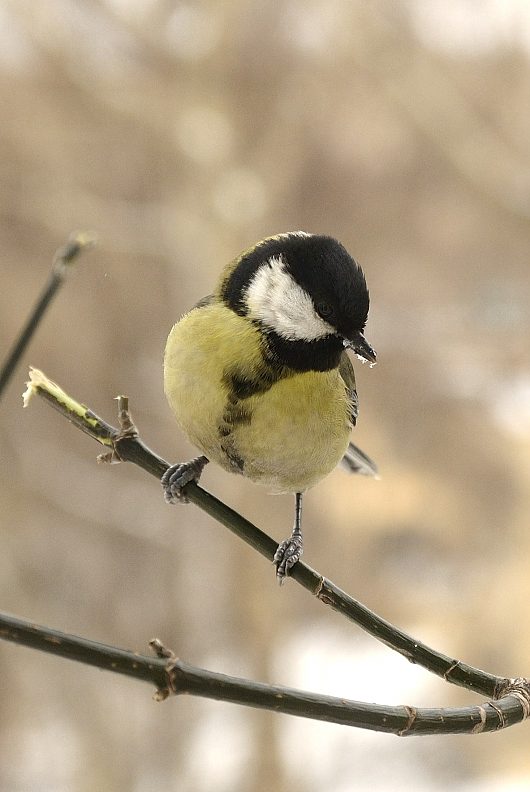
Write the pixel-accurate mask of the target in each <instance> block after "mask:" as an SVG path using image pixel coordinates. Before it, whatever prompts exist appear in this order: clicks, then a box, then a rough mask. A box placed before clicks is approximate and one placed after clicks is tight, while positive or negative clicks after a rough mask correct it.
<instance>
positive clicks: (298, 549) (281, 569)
mask: <svg viewBox="0 0 530 792" xmlns="http://www.w3.org/2000/svg"><path fill="white" fill-rule="evenodd" d="M303 552H304V544H303V541H302V535H301V534H292V535H291V536H290V537H289V538H288V539H285V540H284V541H283V542H281V543H280V544H279V545H278V549H277V550H276V552H275V553H274V559H273V563H274V564H276V579H277V580H278V583H279V584H280V586H281V585H282V583H283V582H284V581H285V578H286V577H287V576H288V575H289V574H290V572H291V567H293V566H294V565H295V564H296V562H297V561H299V560H300V556H301V555H302V553H303Z"/></svg>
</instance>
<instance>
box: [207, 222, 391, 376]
mask: <svg viewBox="0 0 530 792" xmlns="http://www.w3.org/2000/svg"><path fill="white" fill-rule="evenodd" d="M221 298H222V299H223V300H224V302H225V303H226V304H227V305H228V306H229V307H230V308H231V309H232V310H233V311H235V312H236V313H238V314H240V315H241V316H246V317H247V318H248V319H250V320H251V321H252V322H254V323H255V324H256V325H257V326H258V327H259V328H260V330H261V331H262V332H263V333H264V335H265V336H266V337H267V340H268V343H269V346H270V348H271V350H272V352H273V353H274V354H276V355H277V356H278V357H279V358H280V359H281V360H282V362H284V363H286V364H287V365H289V366H292V367H293V368H295V369H300V370H307V369H316V370H326V369H329V368H333V367H335V366H337V365H338V361H339V359H340V355H341V353H342V351H343V349H344V347H346V348H350V349H352V350H353V351H354V352H355V353H356V354H357V355H358V357H360V358H361V359H363V360H367V361H368V362H370V363H371V364H374V363H375V361H376V356H375V352H374V350H373V349H372V348H371V346H370V345H369V344H368V343H367V341H366V340H365V338H364V336H363V330H364V326H365V324H366V319H367V317H368V307H369V296H368V289H367V287H366V281H365V278H364V274H363V271H362V269H361V267H360V266H359V265H358V264H357V262H356V261H355V260H354V259H353V258H352V257H351V256H350V255H349V253H348V252H347V251H346V250H345V248H344V247H343V246H342V245H341V244H340V242H337V240H336V239H333V238H332V237H329V236H320V235H312V234H306V233H304V232H302V231H296V232H289V233H286V234H279V235H277V236H274V237H268V238H267V239H264V240H263V241H261V242H258V243H257V244H256V245H255V246H254V247H253V248H251V249H250V250H247V251H245V252H244V253H243V254H242V255H241V256H240V257H239V258H238V259H237V260H236V262H235V265H234V266H232V267H231V268H230V269H229V271H228V272H227V274H226V276H225V277H224V278H223V280H222V283H221Z"/></svg>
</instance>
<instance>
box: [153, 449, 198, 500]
mask: <svg viewBox="0 0 530 792" xmlns="http://www.w3.org/2000/svg"><path fill="white" fill-rule="evenodd" d="M207 463H208V460H207V458H206V457H205V456H200V457H196V458H195V459H190V461H189V462H177V464H176V465H171V466H170V467H168V469H167V470H166V472H165V473H164V475H163V476H162V478H161V479H160V482H161V484H162V488H163V490H164V500H165V501H166V503H189V498H188V496H187V495H186V492H185V487H186V484H189V483H190V481H195V483H197V482H198V481H199V479H200V477H201V473H202V471H203V469H204V466H205V465H206V464H207Z"/></svg>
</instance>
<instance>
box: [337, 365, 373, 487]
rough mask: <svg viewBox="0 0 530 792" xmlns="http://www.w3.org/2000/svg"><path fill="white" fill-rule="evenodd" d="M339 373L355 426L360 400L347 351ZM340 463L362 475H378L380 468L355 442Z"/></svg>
mask: <svg viewBox="0 0 530 792" xmlns="http://www.w3.org/2000/svg"><path fill="white" fill-rule="evenodd" d="M339 373H340V375H341V377H342V379H343V380H344V383H345V385H346V392H347V395H348V400H349V407H350V418H351V422H352V425H353V426H355V423H356V421H357V414H358V411H359V400H358V398H357V389H356V387H355V373H354V371H353V366H352V363H351V360H350V358H349V357H348V355H347V354H346V352H343V353H342V355H341V359H340V363H339ZM340 465H341V467H343V468H345V469H346V470H347V471H349V472H350V473H358V474H360V475H361V476H375V477H376V478H377V477H378V470H377V465H376V464H375V462H374V461H373V460H372V459H370V457H369V456H368V455H367V454H365V453H364V451H361V449H360V448H357V446H356V445H354V444H353V443H350V444H349V445H348V448H347V450H346V453H345V454H344V456H343V458H342V460H341V462H340Z"/></svg>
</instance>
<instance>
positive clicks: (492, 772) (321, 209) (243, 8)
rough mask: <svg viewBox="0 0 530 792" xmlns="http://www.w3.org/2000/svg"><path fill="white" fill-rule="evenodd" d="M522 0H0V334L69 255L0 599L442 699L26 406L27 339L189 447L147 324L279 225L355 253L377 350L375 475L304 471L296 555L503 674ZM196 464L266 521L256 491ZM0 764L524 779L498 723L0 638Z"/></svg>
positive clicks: (508, 619)
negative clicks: (145, 670)
mask: <svg viewBox="0 0 530 792" xmlns="http://www.w3.org/2000/svg"><path fill="white" fill-rule="evenodd" d="M529 58H530V5H528V4H527V3H526V2H518V1H517V0H497V1H495V0H483V2H480V3H478V2H472V1H471V0H448V1H447V2H440V0H402V1H401V2H394V1H393V0H375V1H374V2H370V3H365V2H360V1H357V0H355V1H353V2H347V1H346V0H284V1H282V2H260V1H259V0H251V2H242V1H240V0H231V2H225V3H219V2H216V1H215V0H204V2H191V1H190V2H182V3H180V2H172V1H171V0H77V2H75V1H74V0H47V2H46V3H38V2H31V0H3V2H0V97H1V106H2V122H1V124H0V147H1V148H0V177H1V190H0V213H1V214H0V240H1V245H0V274H1V281H0V282H1V291H0V342H1V349H2V351H1V356H2V357H3V356H4V355H5V353H6V351H7V349H8V348H9V346H10V345H11V344H12V342H13V340H14V338H15V336H16V334H17V331H18V330H19V328H20V326H21V324H22V323H23V321H24V319H25V317H26V316H27V313H28V311H29V309H30V307H31V306H32V304H33V303H34V301H35V299H36V297H37V295H38V293H39V291H40V289H41V287H42V284H43V282H44V280H45V278H46V277H47V273H48V270H49V266H50V261H51V257H52V255H53V252H54V250H55V249H56V248H57V247H58V246H59V245H61V244H62V243H63V242H64V240H65V239H66V237H67V235H68V234H69V232H70V231H71V230H73V229H78V228H83V229H90V230H93V231H96V232H97V233H98V235H99V238H100V244H99V247H98V248H97V249H96V250H95V251H93V252H91V253H90V254H87V255H86V256H85V257H84V258H83V259H82V260H81V261H80V262H79V265H78V266H77V267H76V270H75V271H74V272H72V273H71V277H70V278H69V280H68V282H67V283H66V285H65V286H64V288H63V290H62V291H61V293H60V295H59V296H58V298H57V300H56V301H55V303H54V304H53V307H52V309H51V310H50V312H49V314H48V315H47V316H46V319H45V321H44V323H43V326H42V328H41V329H40V331H39V334H38V336H37V337H36V338H35V339H34V341H33V342H32V344H31V348H30V350H29V351H28V353H27V354H26V355H25V356H24V361H23V364H22V365H21V366H20V368H19V370H18V371H17V373H16V376H15V378H14V380H13V382H12V383H11V385H10V387H9V390H8V392H7V394H6V395H5V398H4V400H3V402H2V404H1V412H0V443H1V449H2V451H1V460H0V499H1V500H0V507H1V537H2V540H1V551H0V608H1V609H2V610H4V611H7V612H11V613H14V614H17V615H19V616H21V617H25V618H28V619H31V620H34V621H36V622H38V623H43V624H47V625H49V626H52V627H55V628H57V629H61V630H65V631H71V632H73V633H76V634H79V635H84V636H87V637H89V638H92V639H95V640H100V641H103V642H108V643H111V644H114V645H118V646H122V647H127V648H131V649H134V650H137V651H142V652H143V651H146V647H147V641H148V640H149V639H150V638H151V637H153V636H158V637H160V638H161V639H162V640H163V641H164V642H165V643H166V644H167V645H169V646H171V647H172V648H173V649H174V650H175V651H176V652H177V654H178V655H179V656H181V657H182V658H183V659H185V660H187V661H188V662H191V663H194V664H196V665H202V666H205V667H208V668H211V669H213V670H217V671H222V672H225V673H229V674H235V675H243V676H248V677H250V678H253V679H257V680H262V681H270V682H274V683H279V684H288V685H292V686H296V687H302V688H308V689H311V690H315V691H321V692H324V693H330V694H337V695H340V696H344V697H351V698H357V699H361V700H366V701H378V702H384V703H396V704H399V703H408V704H414V705H423V706H426V705H427V706H429V705H430V706H434V705H451V704H453V705H465V704H474V703H478V702H479V701H480V698H479V697H477V696H475V695H473V694H472V693H470V692H467V691H464V690H460V689H457V688H451V687H449V686H448V685H445V684H444V683H443V682H442V681H440V680H438V679H435V678H433V677H431V676H430V675H429V674H427V672H425V671H424V670H422V669H420V668H417V667H413V666H411V665H410V664H408V663H407V662H406V661H405V660H403V659H402V658H401V657H399V656H397V655H394V654H393V653H391V652H390V651H389V650H388V649H386V648H385V647H383V646H380V645H379V644H377V642H376V641H374V640H373V639H372V638H369V637H367V636H364V635H363V634H362V633H361V631H360V630H359V629H357V628H356V627H355V626H353V625H351V624H349V623H347V622H346V621H344V620H341V619H340V618H339V617H338V616H337V615H335V614H333V613H330V612H327V610H326V609H324V608H323V607H322V606H321V605H320V604H319V603H318V602H316V601H315V600H313V599H312V598H311V597H310V596H309V595H308V594H307V593H306V592H304V591H302V590H301V589H300V588H299V587H297V586H296V585H294V584H290V585H286V586H285V587H284V588H283V589H280V588H279V587H278V586H277V585H276V583H275V580H274V575H273V570H272V568H271V567H270V566H269V565H268V564H267V563H265V562H264V560H263V559H262V558H261V557H260V556H258V555H256V554H255V553H253V552H252V551H251V550H250V549H248V548H247V547H246V546H245V545H243V544H242V543H241V542H239V541H238V540H237V539H235V538H234V537H233V536H232V535H231V534H229V533H228V532H227V531H226V530H225V529H223V528H222V527H220V526H219V525H217V524H215V523H214V522H213V521H212V520H211V519H209V518H208V517H206V516H205V515H203V514H202V513H201V512H200V511H199V510H197V509H196V508H195V507H193V506H190V507H189V508H186V509H184V508H180V507H179V508H169V507H168V506H166V505H165V503H164V501H163V498H162V494H161V490H160V488H159V487H158V485H157V483H156V481H154V480H153V479H151V478H150V477H148V476H147V475H146V474H144V473H143V472H142V471H141V470H139V469H137V468H135V467H133V466H127V465H122V466H115V467H105V466H97V465H96V463H95V457H96V454H97V453H99V449H98V448H97V446H96V444H95V443H93V442H92V441H90V440H89V439H88V438H86V437H85V436H83V435H82V434H81V433H80V432H78V431H77V430H75V429H73V428H72V427H70V426H69V425H68V423H67V422H66V421H65V420H64V419H62V418H60V417H59V416H58V415H57V414H55V413H54V412H52V411H51V410H50V409H49V408H48V407H47V406H46V405H45V404H43V403H42V402H39V401H35V402H34V403H33V404H32V405H31V407H30V408H29V409H28V410H25V411H23V410H22V402H21V398H20V395H21V393H22V391H23V389H24V380H25V379H26V373H27V367H28V365H29V364H33V365H35V366H38V367H39V368H42V369H43V370H44V371H45V372H46V373H47V374H48V375H49V376H50V377H52V378H54V379H56V380H57V381H58V382H59V383H61V384H62V385H63V386H64V387H65V388H66V389H67V390H69V391H70V392H71V393H72V394H73V395H75V396H77V397H78V398H80V399H81V400H83V401H84V402H86V403H87V404H89V405H90V406H91V407H92V408H93V409H94V410H96V411H97V412H99V413H100V414H102V415H103V416H105V417H106V418H108V419H109V420H113V419H114V417H115V403H114V402H113V397H114V396H116V395H117V394H119V393H127V394H128V395H129V397H130V399H131V405H132V410H133V415H134V417H135V419H136V421H137V423H138V425H139V427H140V430H141V432H142V436H143V437H144V439H145V441H146V442H147V443H148V444H149V445H150V446H152V447H153V448H154V449H156V450H157V451H158V452H159V453H160V454H161V455H163V456H164V457H166V458H168V459H171V460H178V459H184V458H188V457H189V456H190V454H192V453H193V449H192V448H191V447H190V446H189V444H187V442H186V441H185V439H184V438H183V437H181V436H180V435H179V433H178V432H177V431H176V428H175V426H174V423H173V419H172V416H171V414H170V412H169V408H168V407H167V405H166V403H165V399H164V395H163V390H162V372H161V359H162V352H163V347H164V343H165V338H166V335H167V333H168V331H169V329H170V327H171V325H172V323H173V322H174V321H176V319H177V318H178V317H179V315H180V314H181V313H182V312H183V311H185V310H186V308H187V307H189V306H190V305H192V304H193V303H194V302H195V301H196V300H197V299H199V298H200V297H201V296H203V295H204V294H206V293H208V292H209V291H210V290H211V288H212V285H213V283H214V281H215V279H216V277H217V275H218V273H219V270H220V268H221V267H222V265H223V264H224V263H225V262H226V261H227V260H229V259H230V258H232V257H233V256H234V255H235V254H237V253H238V252H239V251H240V250H242V249H243V248H245V247H248V246H249V245H250V244H252V243H253V242H254V241H256V240H257V239H259V238H261V237H263V236H266V235H268V234H271V233H276V232H281V231H286V230H292V229H304V230H306V231H311V232H320V233H327V234H331V235H334V236H336V237H337V238H339V239H340V240H341V241H342V242H343V243H344V244H345V245H346V247H347V248H348V249H349V250H350V251H351V252H352V253H353V255H355V256H356V257H357V258H358V259H359V261H360V262H361V263H362V265H363V267H364V269H365V272H366V276H367V280H368V284H369V287H370V292H371V298H372V308H371V312H370V317H369V321H368V326H367V330H366V335H367V338H368V339H369V341H370V342H371V343H372V344H373V345H374V347H375V348H376V350H377V352H378V357H379V361H380V362H379V365H378V366H377V367H376V368H375V369H373V370H369V369H368V367H364V368H362V367H361V366H360V364H358V365H357V367H356V369H357V380H358V390H359V397H360V416H359V421H358V427H357V429H356V431H355V441H356V442H357V443H359V445H361V447H362V448H364V449H365V450H366V451H367V452H368V453H370V454H371V455H372V456H373V457H374V458H375V459H376V460H377V461H378V463H379V466H380V470H381V480H380V481H372V480H367V479H362V478H361V479H354V478H349V477H348V476H346V475H345V474H344V473H342V472H340V471H337V472H336V473H334V474H333V475H331V476H330V477H329V478H328V479H327V480H326V481H325V482H323V483H322V484H321V485H320V486H319V487H317V488H316V489H315V490H313V491H311V492H310V494H309V495H308V496H307V498H306V509H305V516H304V520H305V535H306V555H305V560H306V561H307V563H309V564H310V565H311V566H313V567H315V568H317V569H318V570H320V571H321V572H322V573H324V574H325V575H326V576H328V577H330V578H331V579H332V580H334V581H335V582H336V583H337V584H339V585H341V586H342V587H343V588H345V589H346V590H347V591H349V592H350V593H351V594H353V595H354V596H355V597H357V598H358V599H360V600H361V601H362V602H364V603H365V604H366V605H368V606H369V607H371V608H373V609H375V610H376V611H377V612H378V613H380V614H381V615H383V616H384V617H385V618H387V619H389V620H391V621H393V622H395V623H396V624H398V625H400V626H401V627H402V628H403V629H405V630H408V631H409V632H411V633H412V634H414V635H415V636H416V637H418V638H419V639H421V640H424V641H426V642H427V643H430V644H432V645H434V646H435V647H436V648H438V649H439V650H441V651H444V652H445V653H447V654H449V655H451V656H454V657H458V658H461V659H463V660H465V661H467V662H469V663H471V664H473V665H477V666H479V667H482V668H485V669H486V670H488V671H491V672H494V673H498V674H502V675H509V676H512V675H513V676H517V675H525V674H526V675H529V674H530V640H529V638H528V629H527V626H528V623H529V620H530V597H529V594H530V578H529V574H528V557H529V554H530V531H529V525H528V514H529V511H530V481H529V467H530V362H529V356H528V352H529V348H530V345H529V341H530V320H529V305H530V270H529V243H530V224H529V217H530V150H529V145H528V141H529V134H530V105H529V99H530V69H529ZM203 483H204V485H205V486H206V487H207V488H208V489H210V490H211V491H212V492H214V493H215V494H218V495H219V496H220V497H222V498H223V499H224V500H226V502H227V503H229V504H230V505H231V506H233V507H234V508H236V509H237V510H239V511H241V512H242V513H243V514H244V515H245V516H247V517H249V518H250V519H253V520H255V521H257V523H258V524H259V525H260V526H261V527H263V528H264V529H265V530H266V531H268V532H270V533H271V534H272V535H273V536H275V537H276V538H277V539H278V540H279V539H280V538H283V537H284V536H285V534H286V531H287V530H288V529H289V528H290V526H291V521H292V503H291V499H290V498H289V497H273V496H269V495H268V494H267V493H266V492H265V491H262V490H261V489H260V488H258V487H255V486H254V485H252V484H251V483H249V482H246V481H244V480H242V479H239V478H237V477H235V476H234V477H232V476H230V475H228V474H226V473H224V472H223V471H220V470H216V469H215V468H213V467H211V468H210V469H207V470H206V472H205V475H204V479H203ZM0 711H1V713H2V715H1V718H0V789H1V790H8V791H9V792H70V791H71V790H72V791H73V792H88V791H89V790H90V792H93V791H94V790H103V791H104V792H107V791H108V792H129V791H131V792H152V791H153V792H154V791H155V790H160V789H165V790H169V791H170V792H206V791H207V790H211V789H215V790H217V792H225V791H226V792H264V791H265V790H272V789H274V790H275V792H286V790H289V792H306V791H307V792H349V791H350V790H361V791H364V790H370V792H386V790H405V789H406V790H408V791H409V792H416V791H422V790H427V792H430V791H431V790H434V791H435V792H438V791H439V790H447V789H451V790H464V792H478V791H480V792H482V791H483V790H484V791H485V792H496V791H497V790H503V792H504V791H505V790H515V789H517V790H519V789H529V788H530V752H529V751H528V726H526V725H522V726H518V727H515V728H513V729H509V730H507V731H506V732H503V733H500V734H493V735H483V736H479V737H473V738H470V737H435V738H418V739H411V740H397V739H396V738H394V737H391V736H387V735H380V734H371V733H366V732H361V731H356V730H353V729H347V728H344V727H339V726H333V725H326V724H319V723H314V722H310V721H307V722H306V721H301V720H298V719H294V718H288V717H286V716H278V715H273V714H270V713H264V712H257V711H250V710H245V709H242V708H236V707H234V706H232V705H229V704H222V703H216V702H209V701H201V700H198V699H191V698H184V699H182V700H180V699H179V700H171V701H168V702H166V703H164V704H155V703H154V702H153V701H152V700H151V691H150V689H149V687H148V686H147V685H142V684H140V683H135V682H133V681H131V680H127V679H122V678H119V677H115V676H113V675H111V674H107V673H103V672H98V671H96V670H94V669H91V668H88V667H84V666H80V665H76V664H73V663H69V662H68V661H65V660H61V659H58V658H55V657H51V656H46V655H42V654H40V653H37V652H33V651H31V650H29V649H25V648H21V647H16V646H14V645H9V644H2V645H0Z"/></svg>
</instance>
